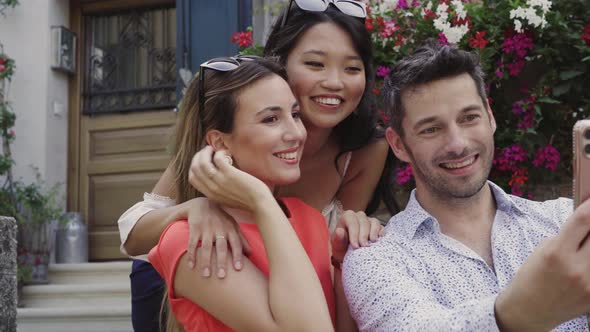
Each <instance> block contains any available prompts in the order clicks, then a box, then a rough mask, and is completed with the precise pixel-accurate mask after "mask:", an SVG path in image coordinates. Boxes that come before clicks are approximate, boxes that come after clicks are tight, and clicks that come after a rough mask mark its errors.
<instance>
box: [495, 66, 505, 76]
mask: <svg viewBox="0 0 590 332" xmlns="http://www.w3.org/2000/svg"><path fill="white" fill-rule="evenodd" d="M496 76H498V77H499V78H502V76H504V72H502V71H501V70H500V68H498V69H496Z"/></svg>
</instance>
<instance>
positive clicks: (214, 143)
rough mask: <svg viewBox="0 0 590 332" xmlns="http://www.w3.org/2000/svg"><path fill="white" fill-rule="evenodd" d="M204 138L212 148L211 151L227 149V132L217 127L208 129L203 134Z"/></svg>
mask: <svg viewBox="0 0 590 332" xmlns="http://www.w3.org/2000/svg"><path fill="white" fill-rule="evenodd" d="M205 140H206V141H207V144H209V145H210V146H211V147H212V148H213V151H221V150H229V146H228V145H227V144H226V143H227V134H225V133H222V132H221V131H219V130H217V129H212V130H209V131H208V132H207V134H206V135H205Z"/></svg>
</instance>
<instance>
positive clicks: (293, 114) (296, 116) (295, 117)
mask: <svg viewBox="0 0 590 332" xmlns="http://www.w3.org/2000/svg"><path fill="white" fill-rule="evenodd" d="M291 114H292V116H293V119H301V112H299V111H293V112H292V113H291Z"/></svg>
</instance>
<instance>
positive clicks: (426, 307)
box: [342, 182, 588, 332]
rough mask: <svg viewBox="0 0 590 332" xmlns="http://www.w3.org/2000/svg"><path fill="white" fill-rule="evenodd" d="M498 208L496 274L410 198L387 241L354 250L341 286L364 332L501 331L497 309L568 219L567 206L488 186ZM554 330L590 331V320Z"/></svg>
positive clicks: (567, 203) (566, 201) (569, 204)
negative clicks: (498, 300)
mask: <svg viewBox="0 0 590 332" xmlns="http://www.w3.org/2000/svg"><path fill="white" fill-rule="evenodd" d="M488 184H489V185H490V187H491V189H492V192H493V195H494V197H495V199H496V203H497V211H496V216H495V219H494V224H493V226H492V234H491V247H492V258H493V263H494V267H493V269H492V268H490V267H489V266H488V265H487V264H486V262H485V261H484V260H483V259H482V258H481V257H480V256H479V255H478V254H476V253H475V252H474V251H473V250H471V249H470V248H468V247H467V246H465V245H464V244H462V243H461V242H459V241H457V240H455V239H453V238H451V237H448V236H446V235H444V234H442V233H441V231H440V226H439V224H438V222H437V221H436V219H435V218H434V217H432V216H431V215H430V214H428V212H426V211H425V210H424V209H423V208H422V207H421V206H420V203H418V201H417V200H416V195H415V191H413V192H412V193H411V196H410V200H409V202H408V205H407V207H406V209H405V210H404V211H402V212H400V213H398V214H397V215H395V216H393V217H392V218H391V219H390V221H389V223H388V225H387V227H386V235H385V236H384V237H383V238H381V239H380V240H379V241H377V242H376V243H373V244H372V245H371V246H370V247H365V248H360V249H356V250H349V251H348V253H347V255H346V257H345V259H344V265H343V270H342V272H343V274H342V280H343V284H344V291H345V293H346V298H347V300H348V303H349V306H350V311H351V313H352V316H353V317H354V319H355V320H356V322H357V324H358V328H359V330H360V331H437V332H439V331H478V332H479V331H498V326H497V324H496V319H495V316H494V302H495V300H496V296H497V295H498V293H499V292H500V291H501V290H503V289H504V288H505V287H506V286H507V285H508V284H509V283H510V280H511V279H512V277H514V275H515V274H516V271H517V270H518V268H519V267H520V266H521V265H522V264H523V263H524V262H525V260H526V259H527V258H528V257H529V255H530V254H531V253H532V252H533V250H534V249H535V248H536V247H537V245H539V243H540V242H541V240H543V239H545V238H547V237H550V236H553V235H555V234H557V233H558V231H559V228H560V227H561V225H562V224H563V223H564V222H565V221H566V219H567V218H568V217H569V216H570V215H571V213H572V210H573V204H572V201H571V200H570V199H566V198H559V199H556V200H551V201H545V202H534V201H530V200H526V199H523V198H520V197H516V196H512V195H508V194H506V193H505V192H504V191H503V190H502V189H501V188H500V187H498V186H496V185H495V184H494V183H492V182H488ZM554 331H588V322H587V320H586V317H585V316H583V317H578V318H575V319H573V320H570V321H568V322H565V323H563V324H561V325H559V326H558V327H557V328H556V329H555V330H554Z"/></svg>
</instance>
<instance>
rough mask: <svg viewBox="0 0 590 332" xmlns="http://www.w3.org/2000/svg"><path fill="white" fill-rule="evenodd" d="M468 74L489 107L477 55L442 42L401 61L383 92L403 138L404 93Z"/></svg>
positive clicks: (386, 81)
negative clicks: (420, 86)
mask: <svg viewBox="0 0 590 332" xmlns="http://www.w3.org/2000/svg"><path fill="white" fill-rule="evenodd" d="M465 73H467V74H469V76H471V78H472V79H473V81H474V82H475V86H476V88H477V93H478V94H479V96H480V98H481V101H482V103H483V104H484V106H485V105H486V103H487V96H486V89H485V82H484V73H483V70H482V69H481V66H480V62H479V56H478V55H477V54H475V53H471V52H467V51H462V50H460V49H458V48H457V47H455V46H449V45H442V44H440V43H439V42H428V43H426V44H425V45H423V46H421V47H419V48H418V49H416V50H415V51H414V53H412V54H411V55H409V56H408V57H406V58H404V59H402V60H400V61H398V62H397V63H396V64H395V66H393V68H392V69H391V72H390V74H389V76H388V77H387V78H386V80H385V84H384V85H383V91H382V95H383V98H384V102H385V109H386V111H387V112H388V113H389V118H390V123H389V125H390V126H391V128H392V129H393V130H395V131H396V132H397V133H398V135H400V136H401V137H403V136H404V132H403V128H402V120H403V119H404V116H405V109H404V105H403V104H402V98H401V97H402V94H403V93H404V92H406V91H408V90H410V89H414V88H416V87H417V86H419V85H422V84H426V83H430V82H433V81H437V80H440V79H444V78H449V77H455V76H458V75H461V74H465Z"/></svg>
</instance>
